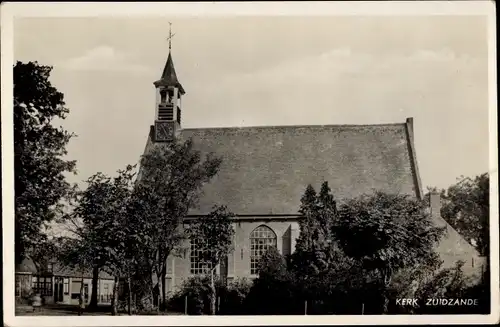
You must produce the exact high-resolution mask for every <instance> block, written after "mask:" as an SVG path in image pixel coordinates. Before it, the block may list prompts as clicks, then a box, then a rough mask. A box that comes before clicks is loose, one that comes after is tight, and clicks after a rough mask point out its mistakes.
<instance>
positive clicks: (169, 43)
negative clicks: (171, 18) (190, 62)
mask: <svg viewBox="0 0 500 327" xmlns="http://www.w3.org/2000/svg"><path fill="white" fill-rule="evenodd" d="M168 24H169V25H170V26H169V31H168V37H167V41H168V51H171V50H172V38H173V37H174V35H175V33H174V34H172V23H171V22H168Z"/></svg>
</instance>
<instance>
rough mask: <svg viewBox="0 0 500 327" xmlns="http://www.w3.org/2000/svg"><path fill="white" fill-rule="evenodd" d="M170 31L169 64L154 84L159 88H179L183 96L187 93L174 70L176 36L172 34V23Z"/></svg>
mask: <svg viewBox="0 0 500 327" xmlns="http://www.w3.org/2000/svg"><path fill="white" fill-rule="evenodd" d="M169 24H170V30H169V37H168V38H167V40H168V58H167V62H166V63H165V68H163V73H162V74H161V78H160V79H159V80H158V81H156V82H154V85H155V86H156V87H158V86H174V87H177V88H179V91H180V92H181V94H185V93H186V92H185V91H184V88H183V87H182V85H181V83H180V82H179V79H178V78H177V74H176V73H175V68H174V61H173V59H172V37H173V36H174V35H175V34H172V28H171V26H172V23H170V22H169Z"/></svg>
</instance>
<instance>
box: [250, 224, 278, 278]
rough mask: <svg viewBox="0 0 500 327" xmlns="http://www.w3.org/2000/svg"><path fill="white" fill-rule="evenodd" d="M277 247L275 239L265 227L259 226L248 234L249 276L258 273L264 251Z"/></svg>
mask: <svg viewBox="0 0 500 327" xmlns="http://www.w3.org/2000/svg"><path fill="white" fill-rule="evenodd" d="M276 246H277V237H276V234H275V233H274V232H273V230H272V229H271V228H269V227H267V226H263V225H262V226H259V227H257V228H256V229H254V230H253V231H252V233H251V234H250V274H252V275H256V274H258V273H259V261H260V258H261V257H262V255H263V254H264V253H266V251H267V250H268V249H269V248H271V247H276Z"/></svg>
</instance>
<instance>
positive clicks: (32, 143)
mask: <svg viewBox="0 0 500 327" xmlns="http://www.w3.org/2000/svg"><path fill="white" fill-rule="evenodd" d="M51 70H52V67H49V66H43V65H39V64H38V63H37V62H28V63H22V62H19V61H18V62H17V63H16V65H15V66H14V169H15V185H14V187H15V253H16V263H18V264H19V263H21V261H22V259H23V258H25V257H27V256H28V257H30V255H31V253H33V251H35V250H34V249H35V248H36V247H37V245H38V244H39V243H40V242H43V240H44V239H45V235H44V233H43V232H42V231H41V229H42V227H44V226H45V224H46V223H48V222H50V221H52V220H53V219H54V218H55V217H56V216H58V215H59V214H61V210H62V206H61V203H60V201H61V200H62V199H64V197H65V196H66V195H67V194H68V192H69V191H71V186H70V184H69V183H68V182H66V180H65V175H64V173H66V172H75V161H67V160H64V159H63V157H64V156H65V155H66V154H67V151H66V146H67V144H68V142H69V140H70V139H71V137H72V136H73V134H70V133H69V132H68V131H66V130H64V129H63V128H62V127H54V126H53V123H54V120H55V119H57V118H58V119H65V118H66V115H67V114H68V112H69V110H68V108H66V107H65V102H64V95H63V94H62V93H61V92H59V91H58V90H57V89H56V88H55V87H53V86H52V84H51V83H50V81H49V77H50V72H51Z"/></svg>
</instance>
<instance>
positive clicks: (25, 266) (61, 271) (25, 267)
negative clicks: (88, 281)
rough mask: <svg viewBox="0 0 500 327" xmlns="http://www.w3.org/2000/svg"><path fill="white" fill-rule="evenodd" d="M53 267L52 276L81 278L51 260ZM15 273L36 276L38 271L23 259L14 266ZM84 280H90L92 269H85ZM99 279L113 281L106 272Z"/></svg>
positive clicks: (29, 260)
mask: <svg viewBox="0 0 500 327" xmlns="http://www.w3.org/2000/svg"><path fill="white" fill-rule="evenodd" d="M53 262H54V266H53V268H52V274H54V275H56V276H65V277H82V272H81V271H79V270H78V269H75V268H70V267H68V266H63V265H62V264H61V263H59V262H57V260H53ZM16 272H28V273H32V274H37V273H38V270H37V268H36V266H35V264H34V263H33V261H32V260H31V259H24V260H23V261H22V263H21V264H20V265H17V266H16ZM83 277H84V278H92V269H91V268H87V269H85V271H83ZM99 278H103V279H113V277H112V276H111V275H109V274H108V273H107V272H105V271H103V270H101V271H100V272H99Z"/></svg>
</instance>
